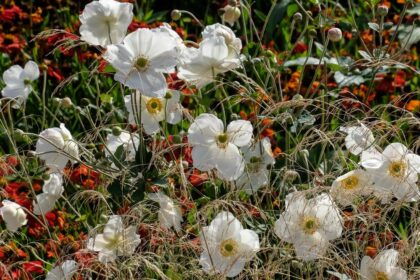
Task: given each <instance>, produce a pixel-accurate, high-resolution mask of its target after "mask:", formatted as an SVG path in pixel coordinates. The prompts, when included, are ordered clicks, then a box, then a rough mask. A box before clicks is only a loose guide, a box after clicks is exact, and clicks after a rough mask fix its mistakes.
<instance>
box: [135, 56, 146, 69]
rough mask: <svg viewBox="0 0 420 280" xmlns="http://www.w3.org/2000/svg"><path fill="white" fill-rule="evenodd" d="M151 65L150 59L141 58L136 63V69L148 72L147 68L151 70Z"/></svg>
mask: <svg viewBox="0 0 420 280" xmlns="http://www.w3.org/2000/svg"><path fill="white" fill-rule="evenodd" d="M149 65H150V61H149V59H148V58H147V57H145V56H140V57H138V58H137V59H136V63H135V65H134V67H136V69H137V70H138V71H139V72H144V71H146V70H147V68H149Z"/></svg>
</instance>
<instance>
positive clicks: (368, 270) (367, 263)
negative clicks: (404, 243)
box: [359, 249, 407, 280]
mask: <svg viewBox="0 0 420 280" xmlns="http://www.w3.org/2000/svg"><path fill="white" fill-rule="evenodd" d="M397 262H398V251H396V250H394V249H389V250H384V251H382V252H380V253H379V254H378V255H377V256H376V257H375V258H374V259H371V258H370V257H369V256H364V257H363V259H362V262H361V264H360V271H359V273H360V276H362V278H361V279H363V280H406V279H407V272H406V271H405V270H404V269H402V268H400V267H398V266H397Z"/></svg>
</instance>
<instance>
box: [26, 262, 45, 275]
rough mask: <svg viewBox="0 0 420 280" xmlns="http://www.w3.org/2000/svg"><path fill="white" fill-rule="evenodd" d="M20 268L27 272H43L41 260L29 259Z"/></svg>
mask: <svg viewBox="0 0 420 280" xmlns="http://www.w3.org/2000/svg"><path fill="white" fill-rule="evenodd" d="M22 268H23V270H24V271H25V272H27V273H34V274H41V273H43V272H44V268H43V267H42V262H41V261H30V262H26V263H24V264H22Z"/></svg>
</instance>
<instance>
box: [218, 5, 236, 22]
mask: <svg viewBox="0 0 420 280" xmlns="http://www.w3.org/2000/svg"><path fill="white" fill-rule="evenodd" d="M223 9H224V11H225V12H224V13H223V16H222V18H223V20H224V21H225V22H227V23H229V24H230V25H234V24H235V22H236V21H237V20H238V19H239V17H240V16H241V10H240V9H239V8H238V7H236V6H231V5H226V6H225V7H224V8H223Z"/></svg>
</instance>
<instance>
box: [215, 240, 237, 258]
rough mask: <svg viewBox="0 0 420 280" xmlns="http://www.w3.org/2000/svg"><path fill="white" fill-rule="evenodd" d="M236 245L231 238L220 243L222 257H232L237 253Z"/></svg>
mask: <svg viewBox="0 0 420 280" xmlns="http://www.w3.org/2000/svg"><path fill="white" fill-rule="evenodd" d="M238 247H239V246H238V243H237V242H236V241H235V240H233V239H232V238H230V239H226V240H224V241H223V242H222V243H220V247H219V249H220V254H221V255H222V256H223V257H232V256H235V255H236V254H237V253H238Z"/></svg>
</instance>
